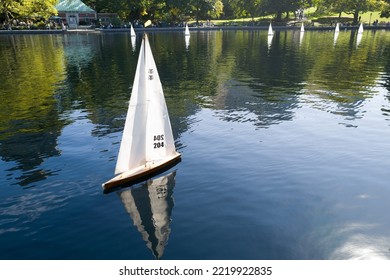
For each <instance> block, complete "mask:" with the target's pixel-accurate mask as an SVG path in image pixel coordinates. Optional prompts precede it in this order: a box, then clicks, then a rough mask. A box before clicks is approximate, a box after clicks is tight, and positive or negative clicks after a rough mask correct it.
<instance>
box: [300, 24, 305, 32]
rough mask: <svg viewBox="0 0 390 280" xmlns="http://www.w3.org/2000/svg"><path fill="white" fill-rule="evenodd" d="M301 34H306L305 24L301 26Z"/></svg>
mask: <svg viewBox="0 0 390 280" xmlns="http://www.w3.org/2000/svg"><path fill="white" fill-rule="evenodd" d="M301 32H305V26H304V25H303V22H302V25H301Z"/></svg>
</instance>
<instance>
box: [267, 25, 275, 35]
mask: <svg viewBox="0 0 390 280" xmlns="http://www.w3.org/2000/svg"><path fill="white" fill-rule="evenodd" d="M273 35H274V31H273V30H272V24H271V23H269V27H268V36H273Z"/></svg>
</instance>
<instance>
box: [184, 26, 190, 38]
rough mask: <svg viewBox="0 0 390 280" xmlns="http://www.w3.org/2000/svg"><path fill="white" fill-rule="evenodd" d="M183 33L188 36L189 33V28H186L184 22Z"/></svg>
mask: <svg viewBox="0 0 390 280" xmlns="http://www.w3.org/2000/svg"><path fill="white" fill-rule="evenodd" d="M184 34H185V35H186V36H189V35H190V29H189V28H188V24H186V28H185V31H184Z"/></svg>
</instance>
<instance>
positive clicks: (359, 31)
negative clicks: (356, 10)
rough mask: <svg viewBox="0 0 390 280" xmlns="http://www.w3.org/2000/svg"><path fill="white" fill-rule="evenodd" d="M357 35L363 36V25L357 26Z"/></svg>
mask: <svg viewBox="0 0 390 280" xmlns="http://www.w3.org/2000/svg"><path fill="white" fill-rule="evenodd" d="M358 34H363V23H361V24H360V26H359V30H358Z"/></svg>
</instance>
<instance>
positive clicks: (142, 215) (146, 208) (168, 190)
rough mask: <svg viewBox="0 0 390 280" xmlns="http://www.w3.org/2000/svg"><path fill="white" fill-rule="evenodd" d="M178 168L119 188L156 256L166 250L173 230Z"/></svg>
mask: <svg viewBox="0 0 390 280" xmlns="http://www.w3.org/2000/svg"><path fill="white" fill-rule="evenodd" d="M175 177H176V171H173V172H171V173H169V174H165V175H161V176H159V177H155V178H152V179H150V180H148V181H146V182H144V183H142V184H141V185H138V187H136V188H131V189H126V190H122V191H119V192H118V194H119V196H120V198H121V200H122V203H123V205H124V206H125V209H126V211H127V213H129V215H130V217H131V219H132V220H133V223H134V225H135V226H136V227H137V230H138V231H139V232H140V233H141V236H142V238H143V240H144V241H145V242H146V246H147V247H148V248H149V249H150V250H151V251H152V253H153V255H154V256H155V258H156V259H160V258H161V257H162V255H163V254H164V249H165V246H166V245H167V243H168V238H169V234H170V232H171V229H170V223H171V213H172V209H173V204H174V202H173V197H172V194H173V188H174V186H175Z"/></svg>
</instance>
